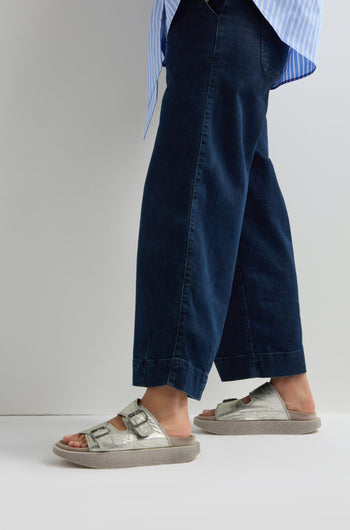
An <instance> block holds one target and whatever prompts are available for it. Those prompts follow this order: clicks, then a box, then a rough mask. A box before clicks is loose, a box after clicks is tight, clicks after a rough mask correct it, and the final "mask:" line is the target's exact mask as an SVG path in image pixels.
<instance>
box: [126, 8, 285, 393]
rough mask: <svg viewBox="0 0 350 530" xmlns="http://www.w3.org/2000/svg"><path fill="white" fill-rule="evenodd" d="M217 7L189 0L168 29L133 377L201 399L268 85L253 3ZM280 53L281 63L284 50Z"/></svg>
mask: <svg viewBox="0 0 350 530" xmlns="http://www.w3.org/2000/svg"><path fill="white" fill-rule="evenodd" d="M222 8H223V9H222ZM216 9H218V12H220V14H219V15H217V13H216V11H214V8H213V7H210V6H208V5H206V4H205V2H202V1H198V0H186V1H184V2H183V3H181V4H180V7H179V10H178V12H177V13H176V15H175V18H174V19H173V24H172V26H171V27H170V30H169V34H168V56H167V88H166V91H165V94H164V96H163V100H162V107H161V114H160V123H159V127H158V131H157V137H156V142H155V146H154V150H153V153H152V157H151V161H150V166H149V171H148V174H147V178H146V182H145V188H144V195H143V202H142V211H141V219H140V232H139V244H138V257H137V280H136V314H135V336H134V352H133V384H134V385H136V386H147V387H153V386H162V385H170V386H173V387H175V388H177V389H179V390H182V391H183V392H185V393H186V394H187V395H188V396H190V397H192V398H194V399H200V398H201V395H202V392H203V390H204V386H205V383H206V381H207V377H208V373H209V371H210V368H211V365H212V363H213V361H214V359H215V356H216V353H217V350H218V348H219V345H220V340H221V336H222V332H223V328H224V323H225V318H226V313H227V310H228V305H229V300H230V292H231V287H232V282H233V273H234V270H235V262H236V257H237V251H238V243H239V239H240V234H241V229H242V221H243V215H244V209H245V202H246V197H247V193H248V184H249V169H250V166H251V164H252V160H253V156H254V152H255V148H256V144H257V142H258V138H259V134H260V131H261V128H262V127H263V125H264V123H265V116H266V111H267V102H268V93H269V88H270V86H271V84H272V80H271V78H269V77H268V76H266V74H265V72H264V71H263V70H262V68H261V64H260V45H261V42H260V28H261V23H262V16H261V14H260V12H259V11H258V9H257V8H256V6H255V5H254V3H253V2H251V3H250V2H246V1H245V0H228V1H227V2H224V1H221V4H220V5H216ZM279 51H280V54H279V61H280V64H279V67H280V68H282V67H283V61H284V58H285V57H286V52H287V51H288V47H287V46H281V48H280V50H279Z"/></svg>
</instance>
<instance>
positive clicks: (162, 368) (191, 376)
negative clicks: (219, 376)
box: [132, 357, 208, 401]
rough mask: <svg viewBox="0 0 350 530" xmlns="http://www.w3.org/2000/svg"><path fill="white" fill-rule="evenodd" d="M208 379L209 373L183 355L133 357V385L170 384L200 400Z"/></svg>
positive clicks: (152, 385)
mask: <svg viewBox="0 0 350 530" xmlns="http://www.w3.org/2000/svg"><path fill="white" fill-rule="evenodd" d="M207 380H208V373H206V372H204V371H203V370H201V369H199V368H197V367H195V366H194V365H193V364H192V363H190V362H189V361H187V360H185V359H182V358H181V357H168V358H165V359H146V360H144V359H133V373H132V384H133V386H144V387H154V386H164V385H169V386H172V387H174V388H176V389H177V390H181V391H182V392H185V394H187V395H188V397H190V398H193V399H196V400H198V401H199V400H200V399H201V397H202V394H203V391H204V387H205V385H206V382H207Z"/></svg>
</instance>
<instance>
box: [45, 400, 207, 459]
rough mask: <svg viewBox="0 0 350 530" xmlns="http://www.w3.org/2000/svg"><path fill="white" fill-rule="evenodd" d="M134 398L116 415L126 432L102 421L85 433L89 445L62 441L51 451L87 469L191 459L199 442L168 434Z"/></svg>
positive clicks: (192, 438) (190, 438) (198, 447)
mask: <svg viewBox="0 0 350 530" xmlns="http://www.w3.org/2000/svg"><path fill="white" fill-rule="evenodd" d="M139 401H140V399H139V398H137V399H135V400H134V401H133V402H132V403H130V404H129V405H128V406H127V407H125V408H124V409H123V410H122V411H121V412H119V414H120V415H121V416H123V421H124V423H125V426H126V430H125V431H120V430H118V429H117V428H116V427H114V425H112V424H111V423H109V422H108V421H105V422H103V423H100V424H99V425H95V427H91V428H89V429H86V430H84V431H81V432H80V434H85V437H86V441H87V444H88V447H71V446H69V445H67V444H66V443H65V442H64V441H63V440H60V441H59V442H57V443H56V444H54V446H53V448H52V450H53V452H54V453H55V454H56V455H57V456H60V457H62V458H65V459H66V460H69V461H70V462H73V463H74V464H78V465H81V466H85V467H90V468H124V467H135V466H151V465H157V464H178V463H183V462H190V461H192V460H194V458H195V457H196V456H197V454H198V453H199V451H200V444H199V442H197V440H196V438H195V436H193V434H192V435H191V436H186V437H185V436H168V434H167V433H166V432H165V430H164V429H163V427H162V426H161V425H160V423H159V422H158V420H157V419H156V418H155V417H154V416H153V414H151V412H150V411H149V410H148V409H147V408H146V407H144V406H143V405H141V404H139Z"/></svg>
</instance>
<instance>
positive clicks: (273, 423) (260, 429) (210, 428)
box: [193, 416, 321, 435]
mask: <svg viewBox="0 0 350 530" xmlns="http://www.w3.org/2000/svg"><path fill="white" fill-rule="evenodd" d="M202 418H203V416H196V417H195V418H194V419H193V423H194V424H195V425H197V427H201V429H204V430H205V431H207V432H210V433H212V434H238V435H240V434H309V433H311V432H314V431H316V430H317V429H318V428H319V427H321V420H320V418H318V417H316V418H315V419H312V420H301V421H298V420H232V421H230V420H207V419H202Z"/></svg>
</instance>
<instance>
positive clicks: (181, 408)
mask: <svg viewBox="0 0 350 530" xmlns="http://www.w3.org/2000/svg"><path fill="white" fill-rule="evenodd" d="M141 405H144V406H145V407H146V408H149V409H150V412H152V413H153V414H155V415H156V414H158V416H161V417H162V418H171V417H177V416H182V417H183V416H188V396H187V394H185V393H184V392H182V391H181V390H177V389H176V388H174V387H171V386H168V385H164V386H158V387H149V388H147V390H146V392H145V394H144V395H143V397H142V398H141ZM158 416H157V417H158ZM158 419H159V418H158Z"/></svg>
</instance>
